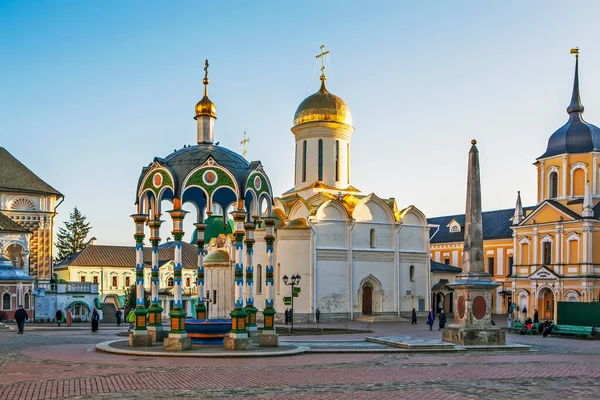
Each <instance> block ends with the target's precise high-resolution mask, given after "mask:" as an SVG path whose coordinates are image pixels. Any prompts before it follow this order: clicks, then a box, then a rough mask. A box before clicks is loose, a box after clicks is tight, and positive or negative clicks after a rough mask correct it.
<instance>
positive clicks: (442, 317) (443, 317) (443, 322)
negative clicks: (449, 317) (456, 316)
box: [438, 308, 446, 331]
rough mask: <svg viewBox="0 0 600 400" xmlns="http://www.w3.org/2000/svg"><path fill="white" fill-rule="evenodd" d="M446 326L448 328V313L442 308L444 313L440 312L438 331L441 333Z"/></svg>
mask: <svg viewBox="0 0 600 400" xmlns="http://www.w3.org/2000/svg"><path fill="white" fill-rule="evenodd" d="M445 326H446V313H445V312H444V309H443V308H442V311H441V312H440V328H439V329H438V331H441V330H442V329H444V327H445Z"/></svg>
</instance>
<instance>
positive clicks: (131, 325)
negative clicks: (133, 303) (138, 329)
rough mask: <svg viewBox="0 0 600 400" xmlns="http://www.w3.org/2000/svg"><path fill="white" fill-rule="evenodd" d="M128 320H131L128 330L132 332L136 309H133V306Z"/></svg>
mask: <svg viewBox="0 0 600 400" xmlns="http://www.w3.org/2000/svg"><path fill="white" fill-rule="evenodd" d="M127 321H129V329H128V330H127V332H129V333H131V331H133V324H134V323H135V311H133V308H132V309H131V311H129V315H128V316H127Z"/></svg>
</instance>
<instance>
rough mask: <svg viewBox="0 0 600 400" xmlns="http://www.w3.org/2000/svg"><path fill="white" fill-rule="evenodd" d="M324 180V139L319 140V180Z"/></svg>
mask: <svg viewBox="0 0 600 400" xmlns="http://www.w3.org/2000/svg"><path fill="white" fill-rule="evenodd" d="M318 180H320V181H322V180H323V139H319V178H318Z"/></svg>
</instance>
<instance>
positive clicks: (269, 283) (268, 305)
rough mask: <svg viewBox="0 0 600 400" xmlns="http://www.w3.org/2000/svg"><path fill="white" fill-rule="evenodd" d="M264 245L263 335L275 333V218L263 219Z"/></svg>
mask: <svg viewBox="0 0 600 400" xmlns="http://www.w3.org/2000/svg"><path fill="white" fill-rule="evenodd" d="M263 220H264V222H265V243H266V245H267V265H266V282H265V283H266V285H265V286H266V287H265V289H266V299H265V309H264V310H263V315H264V324H265V325H264V328H263V334H265V333H274V332H275V324H274V316H275V308H274V305H275V280H274V272H275V268H274V266H273V250H274V246H273V244H274V243H275V236H274V235H273V234H274V230H275V229H274V227H275V218H273V217H265V218H264V219H263Z"/></svg>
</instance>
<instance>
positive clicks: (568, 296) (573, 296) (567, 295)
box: [563, 289, 581, 301]
mask: <svg viewBox="0 0 600 400" xmlns="http://www.w3.org/2000/svg"><path fill="white" fill-rule="evenodd" d="M580 298H581V294H580V293H579V292H578V291H577V290H575V289H571V290H566V291H565V292H564V294H563V299H564V300H565V301H579V299H580Z"/></svg>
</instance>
